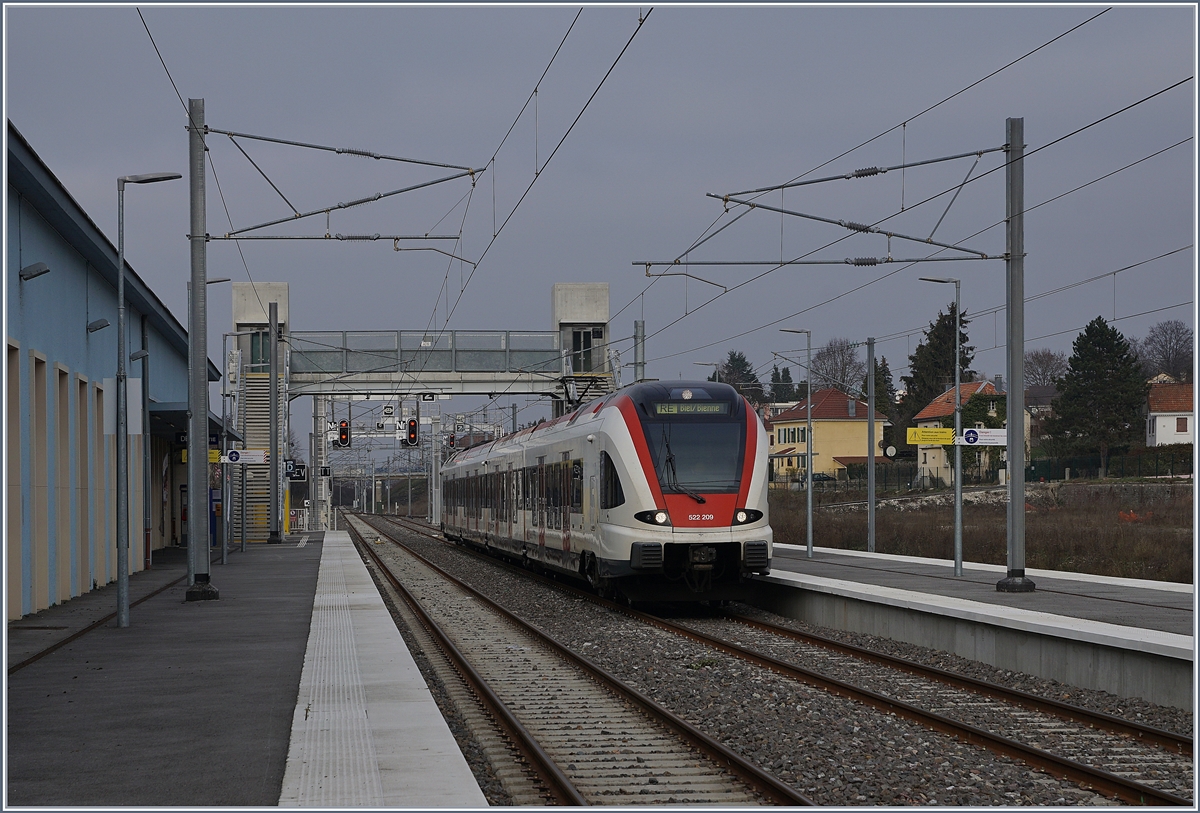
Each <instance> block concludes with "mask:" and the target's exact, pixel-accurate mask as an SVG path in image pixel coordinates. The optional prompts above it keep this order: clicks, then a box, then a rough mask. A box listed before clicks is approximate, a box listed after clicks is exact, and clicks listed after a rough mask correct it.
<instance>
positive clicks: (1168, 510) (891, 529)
mask: <svg viewBox="0 0 1200 813" xmlns="http://www.w3.org/2000/svg"><path fill="white" fill-rule="evenodd" d="M1027 494H1028V501H1027V503H1026V511H1025V566H1026V567H1028V568H1037V569H1044V570H1064V571H1073V572H1077V573H1091V574H1095V575H1099V576H1120V577H1125V578H1134V579H1154V580H1158V581H1171V582H1180V583H1183V584H1191V583H1192V575H1193V573H1192V571H1193V547H1194V545H1193V524H1192V499H1193V498H1192V486H1191V484H1190V483H1188V484H1184V485H1179V484H1172V485H1164V484H1158V483H1151V484H1147V483H1132V482H1129V483H1112V484H1110V483H1069V484H1068V483H1063V484H1057V483H1055V484H1051V485H1049V486H1042V487H1039V486H1034V485H1031V486H1030V487H1029V490H1028V492H1027ZM952 500H953V498H952V496H951V495H950V494H949V493H947V494H944V495H939V496H938V497H936V498H926V499H923V500H921V501H920V502H917V501H906V502H896V503H891V504H887V505H882V504H881V505H879V506H878V507H877V509H876V512H875V550H876V551H877V552H879V553H891V554H899V555H905V556H926V557H931V558H936V559H953V558H954V506H953V502H952ZM770 505H771V527H772V528H773V529H774V532H775V541H776V542H786V543H791V544H800V545H803V544H804V543H805V538H806V528H805V501H804V493H803V492H799V493H797V492H788V491H783V490H772V492H771V494H770ZM813 543H814V544H816V545H821V546H824V547H829V548H841V549H846V550H866V549H867V511H866V507H865V506H855V507H832V506H831V507H825V508H821V509H820V510H816V511H814V519H813ZM1007 551H1008V543H1007V519H1006V506H1005V504H1004V502H1003V501H1001V500H999V499H997V500H996V501H993V502H980V503H965V504H964V505H963V559H964V560H965V561H970V562H981V563H984V564H994V565H1004V564H1006V563H1007V556H1008V552H1007Z"/></svg>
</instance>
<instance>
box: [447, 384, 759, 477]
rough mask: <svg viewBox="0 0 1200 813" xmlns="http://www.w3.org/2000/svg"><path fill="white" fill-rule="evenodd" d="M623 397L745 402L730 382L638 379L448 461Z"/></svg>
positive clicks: (481, 453) (484, 453) (496, 447)
mask: <svg viewBox="0 0 1200 813" xmlns="http://www.w3.org/2000/svg"><path fill="white" fill-rule="evenodd" d="M622 396H627V397H629V398H630V399H631V400H632V401H633V402H634V403H635V404H643V405H644V404H648V403H650V402H652V401H678V400H691V399H693V398H694V399H696V400H698V401H708V400H713V401H732V402H733V403H734V408H735V410H740V405H741V404H742V403H743V398H742V396H741V394H740V393H739V392H738V391H737V390H736V389H734V388H733V387H732V386H730V385H729V384H724V383H721V382H717V381H639V382H638V383H636V384H630V385H628V386H626V387H622V388H621V389H619V390H617V391H616V392H611V393H608V394H607V395H602V396H600V397H599V398H596V399H594V400H592V401H588V402H587V403H584V404H581V405H580V406H578V407H576V408H575V409H574V410H572V411H571V412H568V413H567V414H565V415H560V416H559V417H557V418H554V419H552V420H549V421H541V422H539V423H536V424H534V425H533V426H526V427H525V428H524V429H520V430H518V431H516V432H512V433H510V434H507V435H503V436H501V437H498V438H495V439H493V440H489V441H484V442H483V443H478V444H476V445H474V446H471V447H469V448H466V449H462V450H460V451H456V452H455V453H454V455H453V456H451V457H450V459H448V460H447V461H446V463H447V465H449V464H451V463H461V462H465V461H468V460H472V459H475V458H486V457H488V456H489V455H490V454H491V453H492V452H498V451H503V450H504V449H505V448H507V447H511V446H513V445H515V444H517V443H519V442H520V441H521V440H523V439H525V438H528V437H532V436H533V435H535V434H536V433H539V432H545V431H547V430H550V429H553V428H554V427H556V426H562V425H570V424H572V423H574V422H575V420H576V419H577V418H579V417H580V416H582V415H584V414H585V413H587V412H597V411H599V410H600V409H601V408H602V407H604V406H605V405H607V404H609V403H611V402H613V401H615V400H616V399H617V398H620V397H622Z"/></svg>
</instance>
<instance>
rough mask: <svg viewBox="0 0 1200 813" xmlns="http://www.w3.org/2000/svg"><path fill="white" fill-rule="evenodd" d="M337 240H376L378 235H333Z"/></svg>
mask: <svg viewBox="0 0 1200 813" xmlns="http://www.w3.org/2000/svg"><path fill="white" fill-rule="evenodd" d="M334 237H336V238H337V239H339V240H378V239H379V235H378V234H335V235H334Z"/></svg>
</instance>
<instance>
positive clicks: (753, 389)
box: [708, 350, 765, 403]
mask: <svg viewBox="0 0 1200 813" xmlns="http://www.w3.org/2000/svg"><path fill="white" fill-rule="evenodd" d="M718 373H719V375H718ZM708 380H709V381H718V380H719V381H721V382H722V383H725V384H729V385H730V386H731V387H733V388H734V389H735V390H737V391H738V392H740V393H741V394H742V395H744V396H745V397H746V398H748V399H749V400H750V402H751V403H760V402H762V401H763V400H764V397H765V393H764V392H763V385H762V383H761V382H760V381H759V380H758V374H757V373H755V372H754V367H753V366H752V365H751V364H750V360H749V359H747V358H746V354H745V353H742V352H741V351H738V350H730V351H729V356H728V358H726V359H725V361H724V362H722V364H721V366H720V367H719V368H718V369H717V370H715V371H713V374H712V375H710V376H709V377H708Z"/></svg>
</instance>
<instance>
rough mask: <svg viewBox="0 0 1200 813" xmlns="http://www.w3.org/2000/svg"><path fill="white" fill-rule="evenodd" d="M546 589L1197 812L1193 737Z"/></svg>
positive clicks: (811, 643) (801, 639)
mask: <svg viewBox="0 0 1200 813" xmlns="http://www.w3.org/2000/svg"><path fill="white" fill-rule="evenodd" d="M392 521H393V522H394V524H396V525H398V526H400V527H403V528H406V529H408V530H409V531H411V532H416V533H421V534H423V535H426V536H429V537H433V538H440V537H439V536H438V535H437V534H435V533H434V532H433V531H432V529H430V528H429V527H428V526H425V525H423V524H418V523H411V522H395V521H394V520H392ZM546 581H547V582H550V583H553V584H554V585H555V586H556V587H557V588H558V589H561V590H564V591H569V592H571V593H572V594H573V595H578V596H587V599H588V600H590V601H595V602H597V603H600V604H602V605H604V606H607V607H609V608H610V609H614V610H618V611H620V612H624V613H626V614H627V615H629V616H631V617H633V618H636V619H638V620H640V621H642V622H644V623H648V624H653V625H656V626H658V627H660V628H663V629H667V630H670V631H672V632H674V633H675V634H678V635H683V636H686V637H689V638H691V639H692V640H695V641H697V642H700V643H702V644H704V645H705V646H708V647H711V648H713V649H715V650H718V651H722V652H725V653H727V654H730V655H732V656H734V657H737V658H739V659H742V660H745V661H747V662H750V663H754V664H757V665H758V666H761V667H763V668H767V669H770V670H772V671H774V672H776V673H779V674H783V675H786V676H787V677H790V678H792V679H795V680H799V681H802V682H804V683H807V684H809V685H817V686H820V687H822V688H824V689H825V690H827V691H831V692H834V693H836V694H840V695H843V696H847V697H852V698H854V699H856V700H859V701H861V702H864V703H867V704H869V705H871V706H873V707H875V708H877V709H880V710H882V711H885V712H887V713H893V714H898V715H901V716H904V717H907V718H909V719H912V720H915V721H918V722H920V723H921V724H922V725H926V726H928V727H930V728H932V729H934V730H938V731H942V732H944V733H947V734H951V735H953V736H955V737H958V738H959V739H961V740H964V741H967V742H972V743H975V744H978V745H981V746H983V747H986V748H988V749H990V750H993V751H995V752H997V753H1000V754H1004V755H1007V756H1009V757H1012V758H1016V759H1020V760H1022V761H1024V762H1026V763H1027V764H1029V765H1030V766H1031V767H1036V768H1038V769H1039V770H1042V771H1045V772H1047V773H1049V774H1051V775H1054V776H1059V777H1063V778H1067V779H1069V780H1071V781H1073V782H1076V783H1079V784H1080V785H1081V786H1085V787H1090V788H1093V789H1095V790H1096V791H1097V792H1099V793H1102V794H1103V795H1105V796H1108V797H1112V798H1118V799H1121V800H1123V801H1126V802H1129V803H1133V804H1153V805H1185V806H1191V805H1192V799H1191V798H1190V797H1191V788H1192V783H1193V763H1192V741H1191V738H1188V737H1183V736H1179V735H1175V734H1173V733H1171V732H1165V731H1161V730H1158V729H1154V728H1150V727H1147V726H1142V725H1139V724H1137V723H1135V722H1131V721H1127V720H1122V719H1120V718H1116V717H1112V716H1110V715H1104V714H1100V713H1096V712H1091V711H1089V710H1087V709H1082V708H1079V707H1076V706H1072V705H1069V704H1066V703H1061V702H1058V701H1052V700H1047V699H1044V698H1039V697H1036V696H1033V695H1028V694H1026V693H1022V692H1016V691H1014V690H1011V689H1007V688H1005V687H1002V686H998V685H996V684H990V683H985V682H983V681H977V680H973V679H968V678H963V677H961V676H958V675H954V674H953V673H949V672H945V671H944V670H937V669H933V668H930V667H927V666H924V665H922V664H918V663H915V662H909V661H902V660H901V659H898V658H891V657H889V656H882V655H879V654H878V653H873V652H869V651H867V650H862V649H858V648H854V647H849V646H844V645H840V644H837V643H836V642H834V641H832V640H830V639H821V638H819V636H804V635H803V634H801V633H798V632H796V631H794V630H790V629H787V628H783V627H775V626H772V625H768V624H763V623H761V622H755V621H753V620H751V619H748V618H744V617H742V618H700V619H697V618H689V619H687V620H686V621H671V620H669V619H665V618H662V617H659V616H651V615H648V614H646V613H643V612H640V611H637V610H633V609H631V608H628V607H623V606H619V605H615V604H612V603H611V602H606V601H604V600H602V599H598V598H596V597H595V596H592V595H590V594H588V593H584V592H583V591H580V590H577V589H576V588H574V587H571V586H569V585H564V584H562V583H559V582H557V581H553V580H546ZM867 687H870V688H867Z"/></svg>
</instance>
